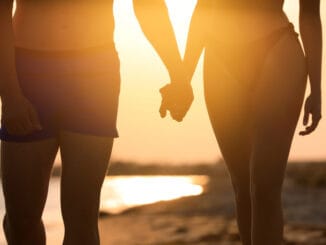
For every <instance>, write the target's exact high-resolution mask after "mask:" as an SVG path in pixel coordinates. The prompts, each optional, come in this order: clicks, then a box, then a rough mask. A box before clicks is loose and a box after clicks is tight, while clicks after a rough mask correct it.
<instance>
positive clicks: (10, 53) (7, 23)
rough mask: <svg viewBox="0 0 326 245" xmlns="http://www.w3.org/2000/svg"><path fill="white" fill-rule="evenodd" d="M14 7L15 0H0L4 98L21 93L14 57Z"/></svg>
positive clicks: (0, 79)
mask: <svg viewBox="0 0 326 245" xmlns="http://www.w3.org/2000/svg"><path fill="white" fill-rule="evenodd" d="M12 8H13V0H2V1H1V2H0V36H1V39H0V96H1V98H2V99H4V98H7V97H12V96H18V95H19V94H21V91H20V88H19V86H18V81H17V76H16V66H15V59H14V57H15V55H14V31H13V26H12Z"/></svg>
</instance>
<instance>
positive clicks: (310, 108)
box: [300, 95, 321, 136]
mask: <svg viewBox="0 0 326 245" xmlns="http://www.w3.org/2000/svg"><path fill="white" fill-rule="evenodd" d="M310 115H311V124H310V125H308V122H309V118H310ZM320 119H321V97H320V96H312V95H310V96H309V97H308V98H307V99H306V102H305V106H304V116H303V125H304V126H305V127H306V128H305V130H303V131H301V132H300V135H302V136H304V135H308V134H310V133H312V132H313V131H314V130H315V129H316V128H317V126H318V123H319V121H320Z"/></svg>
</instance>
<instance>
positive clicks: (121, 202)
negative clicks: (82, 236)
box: [0, 175, 209, 245]
mask: <svg viewBox="0 0 326 245" xmlns="http://www.w3.org/2000/svg"><path fill="white" fill-rule="evenodd" d="M208 181H209V177H208V176H204V175H193V176H114V177H111V176H110V177H106V179H105V181H104V184H103V188H102V193H101V211H102V212H108V213H111V214H118V213H121V212H123V211H125V210H127V209H129V208H132V207H135V206H139V205H144V204H150V203H155V202H159V201H164V200H172V199H176V198H180V197H183V196H192V195H200V194H201V193H202V192H203V186H204V185H205V184H207V182H208ZM0 189H1V185H0ZM59 197H60V178H58V177H53V178H51V181H50V189H49V195H48V199H47V202H46V206H45V210H44V214H43V220H44V224H45V226H46V231H47V240H48V245H55V244H60V242H59V243H58V239H62V237H63V223H62V219H61V214H60V199H59ZM4 213H5V208H4V200H3V195H2V189H1V195H0V216H1V217H3V215H4ZM5 244H6V242H5V238H4V234H3V232H2V230H1V231H0V245H5Z"/></svg>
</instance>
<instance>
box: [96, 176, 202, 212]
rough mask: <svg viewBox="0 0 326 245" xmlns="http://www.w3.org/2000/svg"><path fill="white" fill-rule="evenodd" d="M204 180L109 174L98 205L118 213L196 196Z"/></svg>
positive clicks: (183, 177)
mask: <svg viewBox="0 0 326 245" xmlns="http://www.w3.org/2000/svg"><path fill="white" fill-rule="evenodd" d="M207 182H208V177H207V176H157V177H155V176H146V177H144V176H135V177H128V178H126V177H123V176H122V177H110V178H108V179H107V180H106V181H105V183H104V188H103V189H104V190H108V192H107V193H103V195H104V196H103V197H102V200H103V202H102V205H101V206H102V209H103V210H108V211H109V212H111V213H119V212H121V211H123V210H125V209H128V208H130V207H134V206H138V205H144V204H150V203H155V202H159V201H168V200H173V199H176V198H180V197H185V196H196V195H200V194H202V192H203V190H204V189H203V186H204V185H205V184H206V183H207ZM112 190H114V192H112ZM113 196H114V198H113Z"/></svg>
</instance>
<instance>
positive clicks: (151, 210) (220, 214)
mask: <svg viewBox="0 0 326 245" xmlns="http://www.w3.org/2000/svg"><path fill="white" fill-rule="evenodd" d="M302 166H303V165H302ZM322 168H323V170H325V169H324V168H325V167H324V166H323V167H322ZM309 169H310V168H309ZM319 171H320V170H318V171H317V169H316V168H314V172H319ZM307 174H309V171H308V170H307V169H305V168H304V167H301V166H299V167H298V166H295V167H294V168H292V167H290V168H289V171H288V177H287V178H286V181H285V183H284V195H283V203H284V211H285V212H284V214H285V220H286V227H285V240H286V244H287V245H290V244H291V245H317V244H320V245H321V244H326V187H325V186H324V185H323V184H318V183H319V182H316V180H313V179H312V177H313V176H310V175H308V177H307ZM301 175H302V176H305V177H306V178H308V181H307V180H305V181H303V179H304V178H303V177H302V176H301ZM210 177H211V181H210V182H209V183H208V184H207V186H206V187H205V193H204V194H203V195H201V196H194V197H186V198H181V199H178V200H174V201H168V202H160V203H156V204H151V205H145V206H141V207H137V208H133V209H130V210H127V211H126V212H124V213H123V214H119V215H110V214H106V213H102V214H101V219H100V232H101V242H102V244H105V245H184V244H189V245H192V244H194V245H211V244H219V245H240V244H241V242H240V238H239V234H238V231H237V227H236V223H235V219H234V205H233V194H232V189H231V185H230V182H229V179H228V176H227V174H226V172H225V170H224V168H223V167H218V170H217V171H216V172H214V173H213V174H212V175H211V176H210ZM323 178H324V177H321V178H319V179H323ZM314 183H317V184H314Z"/></svg>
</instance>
